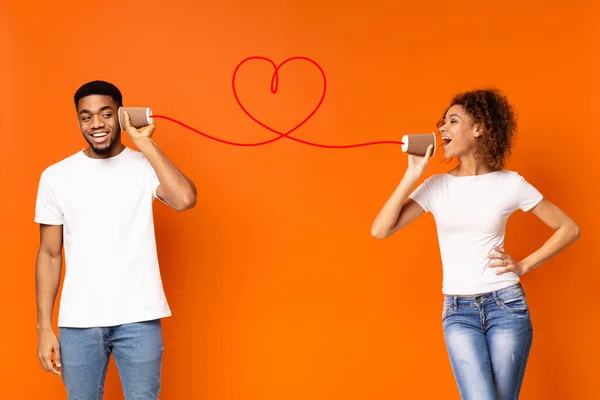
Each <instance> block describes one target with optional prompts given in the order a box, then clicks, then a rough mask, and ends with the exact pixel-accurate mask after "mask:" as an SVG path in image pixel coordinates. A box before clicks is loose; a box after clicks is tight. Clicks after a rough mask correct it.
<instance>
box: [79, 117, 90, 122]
mask: <svg viewBox="0 0 600 400" xmlns="http://www.w3.org/2000/svg"><path fill="white" fill-rule="evenodd" d="M88 119H90V117H81V120H82V121H87V120H88Z"/></svg>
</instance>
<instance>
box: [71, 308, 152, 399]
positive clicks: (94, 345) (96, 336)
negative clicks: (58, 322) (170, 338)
mask: <svg viewBox="0 0 600 400" xmlns="http://www.w3.org/2000/svg"><path fill="white" fill-rule="evenodd" d="M59 332H60V333H59V341H60V349H61V362H62V379H63V382H64V384H65V386H66V388H67V395H68V399H69V400H99V399H102V396H103V394H104V378H105V377H106V369H107V367H108V361H109V359H110V356H111V354H112V355H114V357H115V363H116V364H117V370H118V372H119V377H120V379H121V385H122V387H123V395H124V397H125V400H156V399H158V393H159V392H160V374H161V368H162V354H163V340H162V327H161V323H160V320H154V321H146V322H136V323H131V324H124V325H119V326H113V327H106V328H60V331H59Z"/></svg>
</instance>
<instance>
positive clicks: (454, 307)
mask: <svg viewBox="0 0 600 400" xmlns="http://www.w3.org/2000/svg"><path fill="white" fill-rule="evenodd" d="M453 302H454V304H453V305H452V307H453V311H456V310H458V296H453Z"/></svg>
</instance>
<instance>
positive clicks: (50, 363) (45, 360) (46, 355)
mask: <svg viewBox="0 0 600 400" xmlns="http://www.w3.org/2000/svg"><path fill="white" fill-rule="evenodd" d="M53 354H54V360H52V355H53ZM38 358H39V359H40V366H41V367H42V369H43V370H44V371H47V372H51V373H53V374H54V375H61V369H62V363H61V361H60V349H59V347H58V346H56V348H53V349H50V350H45V351H42V352H40V353H39V354H38Z"/></svg>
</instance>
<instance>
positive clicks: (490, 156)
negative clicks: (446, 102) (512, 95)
mask: <svg viewBox="0 0 600 400" xmlns="http://www.w3.org/2000/svg"><path fill="white" fill-rule="evenodd" d="M453 105H460V106H462V107H463V108H464V109H465V111H466V112H467V114H469V115H470V116H471V118H472V119H473V123H474V124H476V125H478V126H479V128H480V130H482V135H481V136H479V137H478V138H477V142H476V147H475V157H476V158H477V159H479V160H480V161H481V162H483V163H484V164H485V165H487V166H488V167H489V168H490V169H492V170H499V169H502V167H503V166H504V163H505V162H506V160H507V159H508V157H509V156H510V154H511V149H512V146H513V143H514V140H515V136H516V133H517V116H516V114H515V112H514V110H513V107H512V106H511V105H510V103H509V102H508V99H507V98H506V96H504V95H503V94H501V93H500V92H499V91H498V90H496V89H485V90H474V91H470V92H462V93H458V94H457V95H455V96H454V98H453V99H452V101H451V102H450V107H452V106H453ZM450 107H448V108H450Z"/></svg>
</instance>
